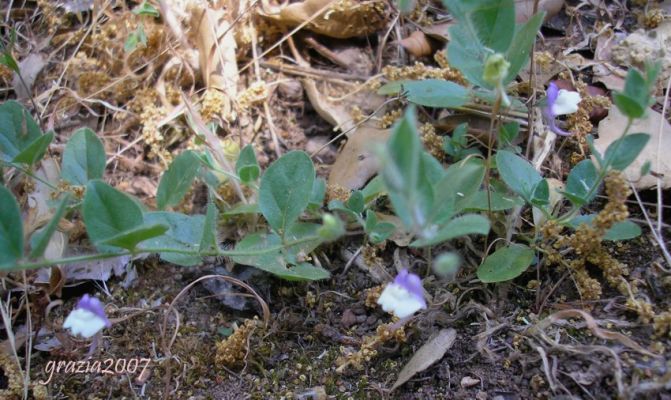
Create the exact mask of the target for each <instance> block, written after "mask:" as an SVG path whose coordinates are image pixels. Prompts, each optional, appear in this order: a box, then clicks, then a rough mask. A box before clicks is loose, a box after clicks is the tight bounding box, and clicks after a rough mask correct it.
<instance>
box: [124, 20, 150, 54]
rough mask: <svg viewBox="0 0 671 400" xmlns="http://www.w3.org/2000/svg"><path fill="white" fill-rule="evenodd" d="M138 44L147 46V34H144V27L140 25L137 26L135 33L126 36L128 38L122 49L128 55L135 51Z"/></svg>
mask: <svg viewBox="0 0 671 400" xmlns="http://www.w3.org/2000/svg"><path fill="white" fill-rule="evenodd" d="M139 44H142V45H143V46H147V34H146V33H145V32H144V26H143V25H142V24H140V25H138V26H137V28H136V29H135V31H133V32H131V33H130V34H129V35H128V38H126V42H125V43H124V45H123V49H124V51H125V52H126V53H130V52H131V51H133V50H135V49H136V48H137V47H138V45H139Z"/></svg>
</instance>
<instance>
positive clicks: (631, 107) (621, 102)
mask: <svg viewBox="0 0 671 400" xmlns="http://www.w3.org/2000/svg"><path fill="white" fill-rule="evenodd" d="M629 71H631V69H630V70H629ZM613 103H615V105H616V106H617V108H618V109H619V110H620V112H621V113H622V114H624V115H626V116H627V117H629V118H631V119H635V118H641V117H642V116H643V114H645V110H646V107H644V106H642V105H641V104H640V103H639V102H638V101H636V99H634V98H631V97H629V96H627V95H626V94H624V93H620V92H615V93H613Z"/></svg>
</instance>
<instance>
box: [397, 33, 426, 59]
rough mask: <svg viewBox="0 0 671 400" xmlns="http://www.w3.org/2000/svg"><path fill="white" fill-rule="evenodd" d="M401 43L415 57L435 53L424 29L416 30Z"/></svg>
mask: <svg viewBox="0 0 671 400" xmlns="http://www.w3.org/2000/svg"><path fill="white" fill-rule="evenodd" d="M399 43H400V44H401V46H403V48H405V49H406V50H408V53H410V54H412V55H413V56H415V57H424V56H428V55H431V54H432V53H433V49H432V48H431V43H429V39H428V38H427V37H426V35H425V34H424V32H422V31H414V32H413V33H411V34H410V36H408V37H406V38H405V39H403V40H401V41H400V42H399Z"/></svg>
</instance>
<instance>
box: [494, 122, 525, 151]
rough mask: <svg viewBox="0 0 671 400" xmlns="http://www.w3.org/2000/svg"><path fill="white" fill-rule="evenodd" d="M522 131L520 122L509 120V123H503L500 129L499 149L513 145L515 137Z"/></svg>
mask: <svg viewBox="0 0 671 400" xmlns="http://www.w3.org/2000/svg"><path fill="white" fill-rule="evenodd" d="M519 133H520V124H519V123H517V122H509V123H507V124H503V125H501V129H499V136H498V139H499V149H503V148H506V147H508V146H512V144H513V142H514V141H515V139H517V136H518V135H519Z"/></svg>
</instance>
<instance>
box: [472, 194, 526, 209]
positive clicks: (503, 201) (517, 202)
mask: <svg viewBox="0 0 671 400" xmlns="http://www.w3.org/2000/svg"><path fill="white" fill-rule="evenodd" d="M489 195H490V198H489V200H488V198H487V191H486V190H480V191H478V192H477V193H475V194H474V195H473V197H471V198H470V199H469V201H468V202H466V203H465V204H464V206H463V207H464V209H463V211H487V210H488V209H489V207H488V206H489V205H490V204H489V201H490V200H491V210H492V211H505V210H509V209H511V208H513V207H519V206H521V205H524V200H522V199H521V198H519V197H517V196H511V195H508V194H507V193H501V192H499V191H491V192H490V194H489Z"/></svg>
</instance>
